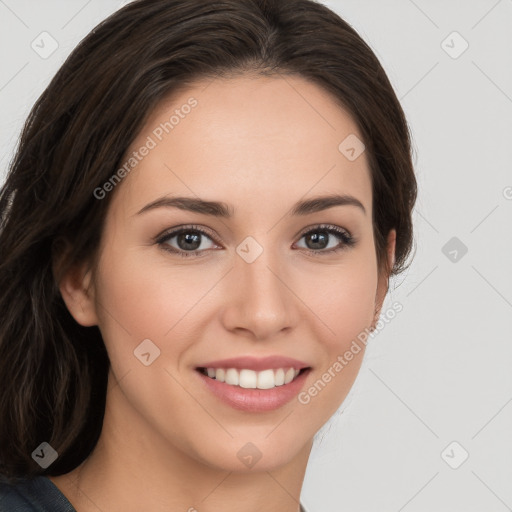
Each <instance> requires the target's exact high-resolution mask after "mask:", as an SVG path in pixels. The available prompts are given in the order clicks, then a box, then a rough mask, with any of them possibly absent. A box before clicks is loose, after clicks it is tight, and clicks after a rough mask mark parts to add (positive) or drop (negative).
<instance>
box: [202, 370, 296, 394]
mask: <svg viewBox="0 0 512 512" xmlns="http://www.w3.org/2000/svg"><path fill="white" fill-rule="evenodd" d="M206 372H207V374H208V377H210V378H212V379H213V378H215V380H218V381H219V382H225V383H226V384H230V385H231V386H240V387H242V388H247V389H272V388H274V387H276V386H282V385H284V384H288V383H289V382H291V381H292V380H293V379H295V377H297V375H298V374H299V372H300V370H296V369H294V368H277V369H276V370H272V369H269V370H263V371H261V372H256V371H254V370H248V369H243V370H238V369H236V368H227V369H225V368H207V369H206Z"/></svg>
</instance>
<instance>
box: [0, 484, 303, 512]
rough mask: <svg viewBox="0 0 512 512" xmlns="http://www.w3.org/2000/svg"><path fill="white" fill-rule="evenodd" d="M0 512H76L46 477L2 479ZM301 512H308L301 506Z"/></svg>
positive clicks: (0, 485)
mask: <svg viewBox="0 0 512 512" xmlns="http://www.w3.org/2000/svg"><path fill="white" fill-rule="evenodd" d="M0 512H76V510H75V509H74V508H73V505H71V503H70V502H69V501H68V500H67V499H66V497H65V496H64V494H62V493H61V492H60V490H59V488H58V487H57V486H56V485H55V484H54V483H53V482H52V481H51V480H50V479H49V478H48V477H46V476H36V477H34V478H31V479H20V480H18V482H17V483H14V484H9V483H7V482H6V481H5V480H3V479H1V478H0ZM300 512H307V511H306V509H305V508H304V507H303V506H302V504H301V505H300Z"/></svg>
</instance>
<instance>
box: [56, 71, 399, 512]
mask: <svg viewBox="0 0 512 512" xmlns="http://www.w3.org/2000/svg"><path fill="white" fill-rule="evenodd" d="M190 97H194V98H196V99H197V101H198V105H197V106H196V107H195V108H194V109H192V110H191V112H190V113H189V114H188V115H187V116H186V117H185V118H184V119H180V122H179V124H178V125H176V126H175V127H174V129H173V130H172V132H170V133H169V134H167V135H166V136H165V137H164V138H163V140H162V141H161V142H159V144H158V145H157V147H156V148H154V149H152V150H151V151H150V152H149V154H148V155H147V156H146V157H144V159H143V160H142V161H141V162H140V163H139V164H138V165H137V167H136V168H135V169H134V170H133V171H131V173H130V174H129V175H127V176H126V177H125V178H124V179H123V181H122V183H121V184H119V185H117V188H116V189H115V191H114V192H111V193H113V194H114V197H113V198H112V203H111V205H110V207H109V211H108V214H107V218H106V221H105V226H104V232H103V237H102V243H101V246H100V259H99V263H98V266H97V267H96V268H94V269H91V270H87V267H86V266H81V267H75V268H74V269H72V270H71V271H70V272H68V274H66V275H65V277H64V278H63V279H62V281H61V282H60V290H61V293H62V296H63V298H64V300H65V302H66V305H67V307H68V309H69V311H70V313H71V314H72V315H73V317H74V318H75V319H76V321H77V322H79V323H80V324H82V325H84V326H91V325H98V326H99V328H100V330H101V333H102V335H103V339H104V341H105V344H106V347H107V350H108V353H109V356H110V360H111V371H110V373H109V385H108V391H107V405H106V411H105V420H104V425H103V430H102V433H101V437H100V440H99V442H98V444H97V446H96V448H95V449H94V451H93V452H92V454H91V455H90V457H89V458H88V459H86V461H85V462H84V463H83V464H81V465H80V466H79V467H78V468H76V469H74V470H73V471H71V472H70V473H68V474H66V475H62V476H59V477H51V480H52V481H53V482H54V483H55V485H57V487H59V488H60V489H61V491H62V492H63V493H64V494H65V495H66V496H67V497H68V499H69V501H70V502H71V503H72V504H73V505H74V507H75V508H76V509H77V511H79V512H88V511H95V512H97V511H98V509H99V510H103V511H107V510H108V511H121V510H123V511H140V510H151V511H156V512H158V511H162V512H163V511H164V510H165V511H166V512H167V511H168V510H183V511H187V510H188V511H190V512H192V511H193V510H194V509H195V510H197V511H199V512H203V511H204V512H213V511H217V510H223V511H224V512H232V511H235V510H236V511H239V510H240V508H241V506H240V504H243V510H244V511H245V512H256V511H260V510H268V511H274V512H277V511H279V512H296V511H298V510H299V498H300V491H301V487H302V483H303V479H304V474H305V471H306V465H307V461H308V458H309V454H310V450H311V447H312V442H313V436H314V435H315V433H316V432H317V431H318V430H319V429H320V428H321V426H322V425H323V424H324V423H326V422H327V421H328V420H329V418H330V417H331V416H332V415H333V414H334V413H335V412H336V410H337V409H338V408H339V406H340V405H341V403H342V402H343V400H344V398H345V397H346V395H347V394H348V392H349V390H350V388H351V386H352V384H353V382H354V380H355V378H356V376H357V373H358V371H359V368H360V365H361V362H362V357H363V354H364V350H361V351H360V352H359V353H358V354H356V355H355V356H354V358H353V360H352V361H350V363H349V364H348V365H347V366H345V367H344V368H343V370H342V371H341V372H339V373H338V374H337V375H336V377H335V378H333V379H332V380H331V382H329V383H328V384H327V385H326V386H325V387H324V388H323V389H322V391H321V392H319V393H318V394H317V396H315V397H314V398H312V399H311V401H310V402H309V403H308V404H301V403H299V402H298V400H297V399H293V400H292V401H291V402H289V403H288V404H286V405H285V406H283V407H281V408H279V409H277V410H274V411H270V412H264V413H254V412H247V411H239V410H235V409H233V408H231V407H230V406H229V405H226V404H224V403H222V402H220V401H219V400H218V399H217V398H216V397H215V396H213V395H212V394H211V393H210V392H209V391H208V390H207V389H205V388H204V387H203V386H202V382H201V381H200V379H199V378H198V376H197V373H196V371H195V367H196V366H197V365H198V364H199V363H201V362H205V361H209V360H214V359H219V358H226V357H235V356H240V355H254V356H266V355H270V354H279V355H285V356H291V357H295V358H297V359H299V360H302V361H304V362H306V363H307V364H308V365H309V366H311V367H312V371H311V372H310V374H309V375H308V378H307V381H306V383H305V385H304V388H303V389H307V388H309V387H310V386H312V385H313V383H314V382H315V381H317V380H318V379H319V378H320V377H321V375H322V374H323V373H324V372H325V371H327V370H328V368H330V367H332V366H333V363H334V362H335V361H336V358H337V357H338V355H342V354H344V353H345V351H346V350H348V348H349V347H350V345H351V343H352V341H353V340H354V339H356V337H357V335H358V334H359V333H360V332H362V331H364V330H365V328H370V327H371V325H372V324H373V323H374V322H375V321H376V320H377V318H378V314H379V312H380V307H381V304H382V301H383V299H384V297H385V294H386V292H387V284H388V276H387V275H384V274H381V275H378V273H377V261H376V256H375V246H374V238H373V230H372V190H371V181H370V171H369V167H368V161H367V158H366V153H363V154H362V155H361V156H360V157H359V158H357V159H356V160H354V161H349V160H348V159H347V158H346V157H345V156H344V155H343V154H342V153H340V151H339V150H338V145H339V144H340V142H341V141H342V140H343V139H345V137H347V136H348V135H349V134H356V135H357V136H358V137H359V138H360V139H362V136H361V135H360V132H359V130H358V128H357V125H356V124H355V122H354V121H353V119H352V118H351V117H350V116H349V115H348V114H347V112H345V111H344V110H342V109H341V108H340V107H339V106H338V105H337V104H336V103H335V102H334V100H333V99H332V97H331V96H330V95H328V94H327V93H326V92H324V91H323V90H322V89H321V88H319V87H318V86H316V85H314V84H312V83H310V82H308V81H307V80H305V79H303V78H299V77H290V76H288V77H286V78H283V77H282V76H273V77H265V78H262V77H258V78H255V77H251V76H247V75H243V76H238V77H231V78H229V79H226V78H224V79H217V80H215V81H212V82H198V83H196V84H195V85H194V86H191V87H189V88H187V89H186V90H184V91H182V92H180V93H179V94H178V95H175V96H174V97H172V99H171V98H168V99H166V101H164V102H162V103H161V104H160V105H159V106H158V107H157V108H156V109H155V110H154V112H152V114H151V116H150V117H149V119H148V120H147V123H146V124H145V126H144V127H143V129H142V130H141V132H140V134H139V135H138V137H137V139H136V140H135V141H134V143H133V144H132V147H131V150H134V149H137V148H140V146H142V145H143V144H144V143H145V142H146V140H147V136H148V135H151V133H152V131H153V130H154V129H155V127H157V126H158V125H159V124H160V123H161V122H164V121H166V120H168V119H169V117H170V115H171V114H172V113H173V111H174V110H175V109H176V108H179V107H180V106H181V105H183V104H185V103H186V102H187V100H188V99H189V98H190ZM241 113H243V115H241ZM333 193H339V194H349V195H352V196H354V197H356V198H357V199H358V200H359V201H360V202H361V203H362V204H363V205H364V208H365V209H366V213H364V212H363V211H362V210H361V209H359V208H357V207H355V206H353V205H344V206H335V207H332V208H329V209H326V210H323V211H319V212H315V213H312V214H309V215H305V216H291V215H290V214H289V211H290V209H291V207H292V205H293V204H294V203H295V202H297V201H299V200H304V199H309V198H312V197H314V196H317V195H326V194H333ZM164 195H180V196H189V197H200V198H202V199H205V200H212V201H222V202H224V203H226V204H228V205H230V207H231V208H232V209H233V210H234V215H233V217H232V218H230V219H227V218H223V219H221V218H217V217H213V216H210V215H205V214H201V213H195V212H188V211H184V210H180V209H177V208H165V207H162V208H156V209H152V210H149V211H147V212H145V213H143V214H140V215H138V214H137V212H138V211H139V210H140V209H141V208H143V207H144V206H145V205H146V204H148V203H150V202H152V201H154V200H155V199H158V198H160V197H162V196H164ZM322 223H325V224H332V225H335V226H339V227H340V228H342V229H345V230H347V231H348V232H349V233H350V234H351V235H352V236H353V237H355V238H356V240H357V242H356V244H355V246H353V247H346V248H344V249H343V250H341V251H338V252H336V253H332V252H331V253H328V252H327V251H328V249H329V248H331V247H335V246H338V245H340V244H343V242H342V240H340V239H339V238H337V237H336V236H335V235H332V234H329V235H328V239H327V240H326V241H325V243H324V246H318V245H317V246H315V245H314V244H312V243H311V240H309V238H308V237H307V236H302V233H303V232H304V231H306V229H305V228H315V227H316V226H317V225H318V224H322ZM184 224H194V225H196V226H198V227H200V228H202V229H205V230H206V231H209V232H210V233H211V234H212V235H213V236H212V237H211V238H208V236H210V235H208V236H204V235H201V238H200V240H201V246H200V248H199V249H198V250H196V253H197V252H200V253H201V252H202V254H203V256H200V257H197V258H196V257H193V256H191V257H188V258H184V257H180V256H179V255H177V254H172V253H170V252H168V251H166V250H165V249H164V247H169V245H170V246H171V247H174V249H176V250H178V251H179V250H180V249H181V252H186V251H187V247H188V246H186V245H185V246H184V245H183V244H181V245H178V244H179V242H178V239H177V237H174V238H173V239H169V240H167V242H165V243H162V244H161V245H159V244H158V243H155V241H154V239H155V238H156V237H157V236H158V235H160V234H161V233H162V232H164V231H165V230H167V231H168V230H170V229H171V228H174V227H179V226H181V225H184ZM318 231H320V232H322V230H321V229H319V230H317V231H315V233H317V232H318ZM247 236H251V237H253V238H254V239H255V240H256V241H257V242H258V244H259V245H260V246H261V247H262V248H263V252H262V254H261V255H260V256H259V257H258V258H257V259H256V260H255V261H254V262H252V263H247V262H246V261H245V260H244V259H242V258H241V257H240V256H239V255H238V254H237V252H236V248H237V246H238V245H239V244H240V243H241V242H242V241H243V240H244V239H245V238H246V237H247ZM213 237H215V238H213ZM327 244H328V247H327ZM183 247H185V248H183ZM316 247H320V248H317V249H316V252H317V255H316V256H315V255H312V254H311V253H310V252H308V248H309V249H310V251H314V250H315V248H316ZM322 247H326V248H322ZM394 250H395V232H394V231H391V232H390V234H389V237H388V254H387V255H388V258H389V262H390V263H392V262H393V258H394ZM188 251H189V252H191V251H190V249H188ZM144 339H150V340H152V342H153V343H154V344H155V345H156V346H158V348H159V349H160V351H161V353H160V356H159V357H158V358H157V359H155V360H154V362H153V363H152V364H151V365H149V366H144V365H143V364H141V362H140V361H139V360H138V359H137V358H136V357H135V356H134V353H133V351H134V349H135V348H136V347H137V346H138V345H139V344H140V343H141V341H142V340H144ZM248 442H251V443H253V444H254V445H255V446H256V447H257V448H258V450H259V451H260V452H261V454H262V457H261V459H260V460H259V461H258V462H257V463H256V465H254V466H253V467H252V469H251V468H248V467H246V466H245V465H244V464H243V463H242V462H241V461H240V460H239V459H238V457H237V452H238V451H239V450H240V449H241V447H243V446H244V445H245V444H246V443H248Z"/></svg>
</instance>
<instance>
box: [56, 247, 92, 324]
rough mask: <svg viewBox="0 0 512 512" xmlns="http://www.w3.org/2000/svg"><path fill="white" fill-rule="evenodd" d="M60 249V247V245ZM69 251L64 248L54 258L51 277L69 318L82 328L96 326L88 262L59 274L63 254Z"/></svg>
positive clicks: (90, 271)
mask: <svg viewBox="0 0 512 512" xmlns="http://www.w3.org/2000/svg"><path fill="white" fill-rule="evenodd" d="M61 248H62V245H61ZM68 250H69V248H68V247H67V246H66V247H65V248H64V249H61V251H59V254H58V256H57V257H56V258H54V263H53V275H54V276H58V277H56V280H57V285H58V287H59V290H60V293H61V295H62V299H63V301H64V303H65V304H66V307H67V308H68V311H69V312H70V314H71V316H72V317H73V318H74V319H75V320H76V321H77V322H78V323H79V324H80V325H83V326H84V327H91V326H93V325H98V317H97V315H96V302H95V300H94V292H95V290H94V282H93V279H92V275H93V274H92V269H90V268H88V262H85V263H82V264H76V265H74V266H71V267H69V268H68V269H66V270H65V271H64V272H63V273H61V272H60V266H59V265H60V263H62V262H63V261H64V254H65V253H66V252H67V251H68Z"/></svg>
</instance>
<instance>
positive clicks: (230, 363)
mask: <svg viewBox="0 0 512 512" xmlns="http://www.w3.org/2000/svg"><path fill="white" fill-rule="evenodd" d="M196 368H226V369H227V368H236V369H237V370H243V369H244V368H246V369H247V370H254V371H256V372H259V371H263V370H270V369H272V370H276V369H278V368H294V369H295V370H302V369H303V368H309V365H308V364H306V363H304V362H302V361H299V360H297V359H293V358H291V357H285V356H278V355H275V356H267V357H253V356H242V357H233V358H231V359H218V360H216V361H210V362H207V363H203V364H200V365H198V366H197V367H196Z"/></svg>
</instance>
